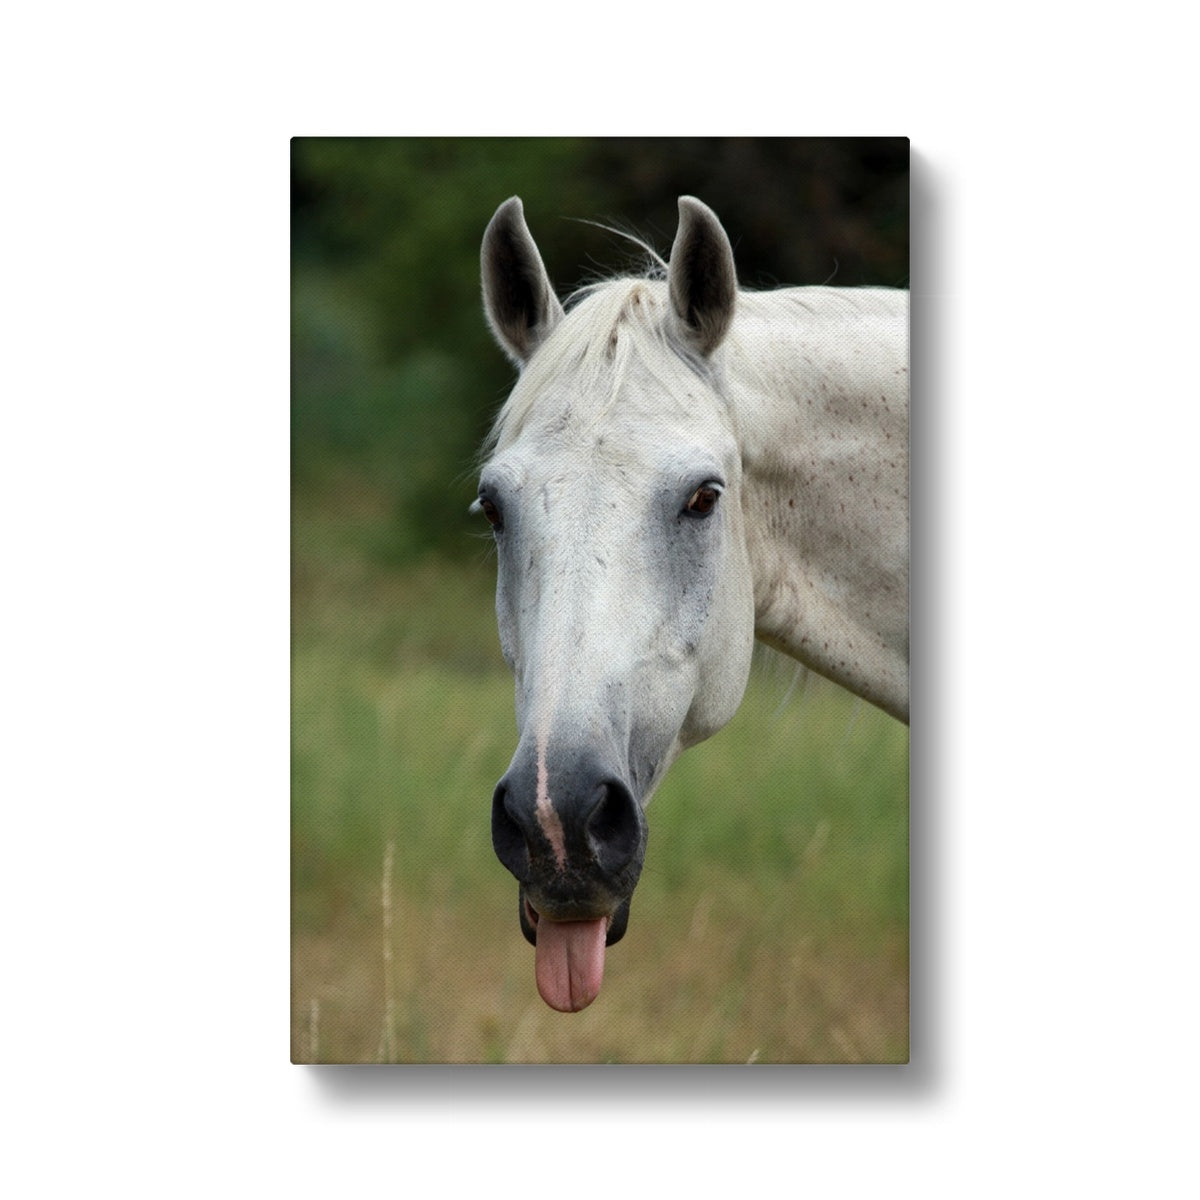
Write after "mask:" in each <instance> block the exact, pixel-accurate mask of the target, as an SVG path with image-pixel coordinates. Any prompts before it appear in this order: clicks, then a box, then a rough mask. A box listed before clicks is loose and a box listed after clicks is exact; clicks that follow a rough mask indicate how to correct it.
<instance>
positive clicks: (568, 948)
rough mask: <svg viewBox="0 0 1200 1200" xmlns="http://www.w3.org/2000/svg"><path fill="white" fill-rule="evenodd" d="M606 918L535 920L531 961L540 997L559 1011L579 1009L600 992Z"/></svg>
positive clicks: (606, 925)
mask: <svg viewBox="0 0 1200 1200" xmlns="http://www.w3.org/2000/svg"><path fill="white" fill-rule="evenodd" d="M607 933H608V921H607V920H606V919H605V918H604V917H599V918H598V919H597V920H595V921H548V920H547V919H546V918H545V917H543V918H542V919H541V920H540V921H539V922H538V923H537V947H536V949H535V950H534V962H535V964H536V966H535V969H536V972H537V986H538V991H539V992H540V993H541V996H542V999H543V1000H545V1002H546V1003H547V1004H548V1005H550V1007H551V1008H556V1009H558V1011H559V1012H578V1011H579V1010H580V1009H581V1008H587V1006H588V1005H589V1004H591V1002H592V1001H593V1000H595V998H596V997H597V996H598V995H599V994H600V984H601V982H602V981H603V979H604V939H605V936H606V935H607Z"/></svg>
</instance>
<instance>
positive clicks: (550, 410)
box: [475, 196, 908, 1011]
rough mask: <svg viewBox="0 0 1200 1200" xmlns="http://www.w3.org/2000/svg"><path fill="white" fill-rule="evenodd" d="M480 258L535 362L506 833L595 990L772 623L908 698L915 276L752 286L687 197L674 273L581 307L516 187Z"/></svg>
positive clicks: (514, 591)
mask: <svg viewBox="0 0 1200 1200" xmlns="http://www.w3.org/2000/svg"><path fill="white" fill-rule="evenodd" d="M482 265H483V294H484V303H485V308H486V312H487V317H488V321H489V323H490V324H491V328H492V330H493V332H494V333H495V335H496V338H497V340H498V341H499V343H500V345H501V346H502V347H503V348H504V350H505V351H506V352H507V353H508V354H509V356H510V357H511V358H512V359H513V361H514V362H515V363H516V364H517V366H518V367H519V369H520V375H519V377H518V380H517V383H516V385H515V387H514V389H513V392H512V394H511V396H510V397H509V399H508V401H507V402H506V404H505V405H504V407H503V409H502V410H501V412H500V414H499V417H498V419H497V421H496V425H495V428H494V430H493V433H492V436H491V439H490V441H489V443H488V446H487V448H486V454H487V461H486V464H485V466H484V468H483V470H482V474H481V477H480V484H479V499H478V501H477V504H476V506H475V507H477V508H478V509H479V510H480V511H482V512H483V513H484V515H485V516H486V517H487V519H488V521H489V522H490V523H491V525H492V527H493V529H494V531H495V539H496V546H497V554H498V564H499V565H498V582H497V588H496V613H497V618H498V622H499V629H500V641H501V646H502V649H503V652H504V657H505V659H506V660H507V662H508V664H509V665H510V666H511V668H512V670H513V672H514V675H515V677H516V709H517V724H518V729H519V731H520V741H519V744H518V746H517V750H516V754H515V755H514V757H513V760H512V764H511V766H510V767H509V769H508V771H507V773H506V774H505V776H504V778H503V779H501V781H500V783H499V785H498V786H497V788H496V792H495V796H494V798H493V804H492V839H493V843H494V845H495V849H496V853H497V855H498V856H499V858H500V861H501V862H502V863H503V864H504V866H505V867H507V868H508V869H509V870H510V871H511V872H512V873H513V875H515V876H516V878H517V880H518V882H519V884H520V909H519V912H520V921H521V927H522V930H523V931H524V933H525V936H526V937H527V938H528V940H529V941H530V942H532V943H533V944H534V946H535V947H536V953H535V962H536V966H535V973H536V978H537V985H538V990H539V992H540V993H541V995H542V998H543V999H544V1000H545V1001H546V1003H547V1004H549V1005H550V1006H551V1007H553V1008H556V1009H559V1010H562V1011H576V1010H578V1009H581V1008H583V1007H585V1006H586V1005H588V1004H590V1003H591V1002H592V1000H593V999H595V997H596V995H597V993H598V992H599V989H600V984H601V980H602V978H603V970H604V952H605V947H606V945H611V944H612V943H613V942H615V941H617V940H618V939H619V938H620V937H621V936H622V934H623V933H624V931H625V927H626V923H627V921H628V917H629V902H630V898H631V896H632V894H633V890H634V886H635V885H636V883H637V880H638V876H639V874H640V872H641V867H642V860H643V857H644V854H645V846H646V821H645V817H644V809H645V806H646V803H647V801H648V800H649V798H650V795H651V793H652V792H653V791H654V789H655V787H656V786H657V784H658V783H659V781H660V780H661V779H662V777H663V774H664V773H665V772H666V770H667V768H668V767H669V766H670V764H671V763H672V762H673V761H674V759H675V757H676V756H677V755H678V754H679V753H680V751H682V750H684V749H686V748H687V747H688V746H692V745H695V744H696V743H697V742H699V741H702V740H703V739H704V738H707V737H709V736H710V735H712V734H713V733H715V732H716V731H717V730H718V729H720V728H721V727H722V726H723V725H724V724H725V723H726V722H727V721H728V720H729V719H730V718H731V717H732V716H733V714H734V712H735V710H736V709H737V707H738V705H739V703H740V702H741V698H742V694H743V692H744V690H745V686H746V679H747V674H748V671H749V666H750V657H751V648H752V643H753V641H754V638H755V637H758V638H760V639H762V640H763V641H765V642H767V643H768V644H770V645H772V646H774V647H777V648H778V649H780V650H783V651H785V652H786V653H788V654H790V655H792V656H793V657H795V658H797V659H799V660H800V662H802V663H804V664H805V665H807V666H809V667H811V668H812V669H813V670H815V671H817V672H819V673H820V674H821V675H824V676H827V677H828V678H829V679H832V680H834V681H835V682H837V683H839V684H841V685H843V686H844V687H846V688H848V689H849V690H850V691H852V692H854V693H856V694H857V695H859V696H862V697H863V698H865V699H866V700H868V701H870V702H871V703H873V704H876V705H878V706H879V707H880V708H882V709H884V710H885V711H887V712H888V713H891V714H892V715H893V716H894V717H896V718H898V719H900V720H904V721H907V719H908V294H907V292H904V291H894V290H884V289H861V290H859V289H838V288H827V287H807V288H791V289H786V290H780V291H775V292H770V293H760V294H755V293H749V292H739V290H738V287H737V276H736V273H735V269H734V261H733V251H732V249H731V247H730V244H729V239H728V237H727V235H726V233H725V230H724V229H723V228H722V227H721V224H720V222H719V221H718V219H717V217H716V215H715V214H714V213H713V212H712V211H711V210H710V209H709V208H708V207H706V206H705V205H704V204H702V203H701V202H700V201H699V200H696V199H693V198H692V197H690V196H684V197H681V198H680V200H679V229H678V232H677V234H676V237H675V243H674V246H673V247H672V250H671V258H670V263H669V266H668V267H667V271H666V279H665V281H663V280H651V279H617V280H612V281H609V282H606V283H602V284H599V285H595V286H593V287H589V288H586V289H584V290H583V291H582V292H581V293H579V294H578V295H577V296H576V297H575V298H574V301H575V302H574V303H573V304H569V308H568V310H566V311H564V308H563V306H562V305H561V304H560V303H559V301H558V299H557V298H556V296H555V293H554V289H553V287H552V286H551V283H550V279H549V276H548V275H547V273H546V268H545V266H544V265H543V263H542V259H541V256H540V255H539V253H538V250H537V247H536V246H535V244H534V242H533V239H532V237H531V236H530V233H529V229H528V227H527V226H526V224H525V218H524V213H523V209H522V206H521V201H520V200H519V199H518V198H517V197H513V198H512V199H510V200H507V201H506V202H505V203H504V204H502V205H501V206H500V207H499V208H498V209H497V210H496V214H495V216H494V217H493V218H492V220H491V222H490V224H489V225H488V228H487V232H486V234H485V235H484V239H483V250H482Z"/></svg>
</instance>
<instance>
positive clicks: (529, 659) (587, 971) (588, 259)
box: [291, 138, 909, 1064]
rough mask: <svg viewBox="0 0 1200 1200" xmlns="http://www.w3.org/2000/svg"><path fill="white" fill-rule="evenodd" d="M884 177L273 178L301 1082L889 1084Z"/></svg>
mask: <svg viewBox="0 0 1200 1200" xmlns="http://www.w3.org/2000/svg"><path fill="white" fill-rule="evenodd" d="M907 289H908V142H907V139H904V138H833V139H830V138H788V139H754V138H744V139H715V138H714V139H663V138H642V139H561V138H560V139H476V138H441V139H419V138H408V139H337V138H313V139H308V138H297V139H295V140H294V141H293V144H292V293H291V295H292V330H293V333H292V397H293V411H292V462H293V496H292V514H293V528H292V546H293V599H292V604H293V611H292V729H293V735H292V758H293V761H292V822H291V861H292V897H291V911H292V926H291V939H292V977H291V1055H292V1060H293V1062H297V1063H326V1062H327V1063H370V1062H375V1063H460V1062H469V1063H497V1064H500V1063H564V1064H565V1063H570V1064H575V1063H863V1062H873V1063H903V1062H906V1061H907V1059H908V1022H909V1005H908V994H909V993H908V977H909V976H908V945H909V930H908V748H909V739H908V716H909V714H908V673H909V672H908V662H909V659H908V630H909V586H908V572H909V501H908V472H909V467H908V444H909V354H908V346H909V309H908V290H907Z"/></svg>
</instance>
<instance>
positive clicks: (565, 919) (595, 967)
mask: <svg viewBox="0 0 1200 1200" xmlns="http://www.w3.org/2000/svg"><path fill="white" fill-rule="evenodd" d="M492 845H493V846H494V847H495V850H496V856H497V857H498V858H499V859H500V861H501V863H503V865H504V866H505V867H506V868H507V869H508V870H509V871H510V872H511V873H512V874H513V875H514V876H515V877H516V880H517V882H518V883H519V884H520V907H519V918H520V924H521V932H522V933H523V934H524V935H525V938H526V940H527V941H529V942H530V943H531V944H532V945H533V946H535V947H536V949H537V980H538V990H539V991H540V992H541V994H542V997H543V999H545V1000H546V1002H547V1003H548V1004H550V1005H551V1007H553V1008H559V1009H562V1010H563V1011H576V1010H577V1009H579V1008H582V1007H584V1006H585V1005H586V1004H589V1003H590V1002H591V1000H592V999H594V998H595V994H596V993H597V992H598V991H599V986H600V978H601V976H602V973H603V958H604V949H605V947H606V946H611V945H613V944H614V943H615V942H618V941H619V940H620V939H621V937H622V936H623V935H624V933H625V929H626V927H627V925H628V923H629V905H630V900H631V898H632V896H633V890H634V888H635V887H636V886H637V881H638V878H639V876H640V875H641V870H642V863H643V861H644V859H645V853H646V820H645V816H644V815H643V813H642V808H641V805H640V804H639V803H638V801H637V799H636V798H635V797H634V795H633V792H632V790H631V789H630V788H629V787H628V786H627V785H626V784H625V783H623V782H622V781H621V779H620V778H619V776H618V775H617V773H616V772H612V771H605V770H602V769H599V767H598V766H597V765H596V764H591V763H588V764H582V765H579V766H576V767H574V768H573V769H562V768H560V769H558V770H553V771H552V770H551V769H550V768H549V766H548V765H547V763H546V760H545V757H544V752H540V753H538V754H534V755H526V754H523V753H522V751H521V750H518V753H517V757H516V758H515V759H514V760H513V765H512V766H511V767H510V768H509V770H508V772H507V774H506V775H505V776H504V778H503V779H501V780H500V782H499V784H498V785H497V786H496V791H495V793H494V795H493V797H492ZM581 964H582V965H581Z"/></svg>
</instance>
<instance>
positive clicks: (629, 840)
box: [587, 782, 642, 873]
mask: <svg viewBox="0 0 1200 1200" xmlns="http://www.w3.org/2000/svg"><path fill="white" fill-rule="evenodd" d="M587 840H588V845H589V847H590V848H591V851H592V853H593V854H594V855H595V856H596V861H597V862H598V863H599V864H600V866H601V867H603V868H604V870H605V871H610V872H614V873H615V872H617V871H620V870H623V869H624V868H625V867H626V866H628V865H629V863H630V862H631V861H632V859H633V857H634V855H635V854H637V851H638V847H639V846H640V845H641V840H642V825H641V814H640V813H639V812H638V805H637V801H636V800H635V799H634V798H633V796H632V795H630V793H629V789H628V788H626V787H625V786H624V785H623V784H620V783H616V782H609V783H602V784H601V785H600V786H599V787H598V788H597V789H596V800H595V803H594V804H593V806H592V810H591V812H590V813H589V814H588V819H587Z"/></svg>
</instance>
